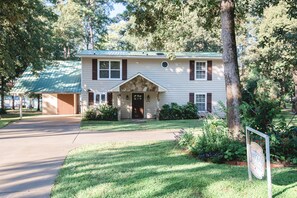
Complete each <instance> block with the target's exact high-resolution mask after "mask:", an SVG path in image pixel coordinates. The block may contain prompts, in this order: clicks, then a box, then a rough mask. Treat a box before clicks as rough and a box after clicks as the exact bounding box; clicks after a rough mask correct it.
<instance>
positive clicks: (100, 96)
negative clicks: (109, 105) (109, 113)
mask: <svg viewBox="0 0 297 198" xmlns="http://www.w3.org/2000/svg"><path fill="white" fill-rule="evenodd" d="M94 102H95V104H96V105H101V104H106V93H95V94H94Z"/></svg>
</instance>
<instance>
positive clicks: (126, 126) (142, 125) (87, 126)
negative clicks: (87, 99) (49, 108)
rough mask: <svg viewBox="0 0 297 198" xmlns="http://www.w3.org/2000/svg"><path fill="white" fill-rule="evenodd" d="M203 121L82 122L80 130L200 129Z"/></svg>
mask: <svg viewBox="0 0 297 198" xmlns="http://www.w3.org/2000/svg"><path fill="white" fill-rule="evenodd" d="M202 122H203V120H202V119H200V120H162V121H156V120H146V121H144V122H135V121H132V120H124V121H82V122H81V129H82V130H90V131H138V130H160V129H181V128H185V129H188V128H200V127H201V126H202Z"/></svg>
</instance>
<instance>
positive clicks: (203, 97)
mask: <svg viewBox="0 0 297 198" xmlns="http://www.w3.org/2000/svg"><path fill="white" fill-rule="evenodd" d="M196 102H197V103H198V102H203V103H205V95H204V94H200V95H196Z"/></svg>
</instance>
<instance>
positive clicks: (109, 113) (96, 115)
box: [84, 105, 118, 121]
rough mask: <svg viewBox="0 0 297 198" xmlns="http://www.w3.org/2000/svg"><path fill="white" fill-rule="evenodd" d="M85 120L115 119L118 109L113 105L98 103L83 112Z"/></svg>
mask: <svg viewBox="0 0 297 198" xmlns="http://www.w3.org/2000/svg"><path fill="white" fill-rule="evenodd" d="M84 119H85V120H108V121H112V120H117V119H118V110H117V108H115V107H112V106H109V105H100V106H99V107H97V108H91V109H88V110H87V111H86V112H85V116H84Z"/></svg>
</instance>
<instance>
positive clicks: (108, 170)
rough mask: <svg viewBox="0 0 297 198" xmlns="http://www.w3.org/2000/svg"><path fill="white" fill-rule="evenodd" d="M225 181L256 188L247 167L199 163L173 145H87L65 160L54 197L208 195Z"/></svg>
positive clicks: (169, 143)
mask: <svg viewBox="0 0 297 198" xmlns="http://www.w3.org/2000/svg"><path fill="white" fill-rule="evenodd" d="M284 174H285V173H284ZM278 180H279V179H278V178H275V181H276V182H278ZM224 181H232V182H231V183H230V185H231V187H226V188H231V189H233V188H234V187H233V186H232V185H233V184H238V186H239V187H238V188H239V189H240V188H244V187H246V186H248V187H250V188H253V187H254V186H255V185H256V184H255V183H253V182H251V183H249V182H248V181H247V170H246V167H235V166H229V165H223V164H211V163H204V162H200V161H197V160H196V159H194V158H192V157H190V156H187V155H185V154H183V153H181V152H179V151H176V150H175V144H174V143H172V142H169V141H166V142H158V143H152V144H143V145H135V146H125V145H124V144H122V145H120V146H119V145H113V146H110V145H109V146H106V147H105V146H89V147H83V148H80V149H77V150H75V151H73V152H72V154H71V155H69V156H68V157H67V159H66V161H65V165H64V167H63V168H62V169H61V171H60V174H59V177H58V178H57V180H56V185H55V187H54V188H53V191H52V197H67V196H69V195H71V196H73V197H88V196H90V197H119V196H120V197H205V191H206V190H207V188H208V187H209V186H212V185H214V184H215V183H217V182H224ZM256 183H257V182H256ZM227 186H228V185H227ZM264 186H266V185H265V184H264ZM263 188H264V189H265V187H263ZM228 190H229V189H228ZM92 191H94V192H93V193H95V195H94V194H92V195H93V196H91V194H90V193H91V192H92ZM218 193H220V192H218Z"/></svg>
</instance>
